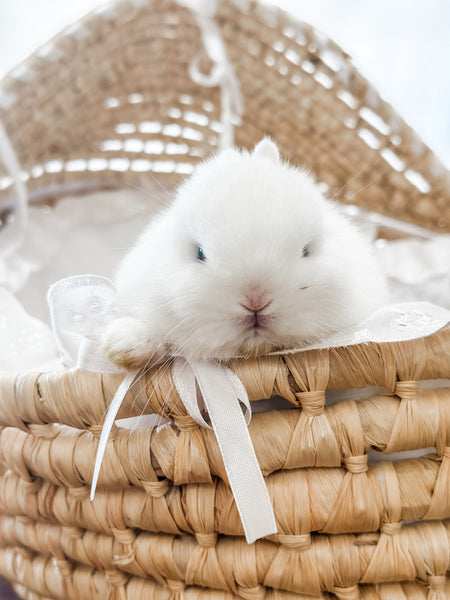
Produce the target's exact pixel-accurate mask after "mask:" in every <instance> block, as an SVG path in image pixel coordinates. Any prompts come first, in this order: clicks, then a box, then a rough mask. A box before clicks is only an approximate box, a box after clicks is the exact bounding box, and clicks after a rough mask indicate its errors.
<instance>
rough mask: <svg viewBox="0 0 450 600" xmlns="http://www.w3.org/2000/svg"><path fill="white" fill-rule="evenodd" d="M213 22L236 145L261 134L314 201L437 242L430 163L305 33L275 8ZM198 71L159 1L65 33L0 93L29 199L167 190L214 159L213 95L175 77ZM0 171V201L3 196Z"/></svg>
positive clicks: (448, 224) (225, 1)
mask: <svg viewBox="0 0 450 600" xmlns="http://www.w3.org/2000/svg"><path fill="white" fill-rule="evenodd" d="M216 22H217V23H218V25H219V27H220V31H221V34H222V36H223V39H224V41H225V43H226V47H227V51H228V54H229V56H230V58H231V60H232V63H233V65H234V68H235V71H236V75H237V77H238V80H239V82H240V86H241V93H242V98H243V105H244V113H243V116H242V123H241V125H240V126H238V127H237V128H236V132H235V137H236V144H237V145H239V146H244V147H251V146H252V145H253V144H255V143H256V142H257V141H258V140H259V139H261V137H262V136H263V135H264V134H269V135H270V136H271V137H272V138H273V139H274V140H275V141H276V142H277V143H278V145H279V147H280V149H281V151H282V152H283V154H284V155H285V156H286V158H289V159H290V160H292V161H294V162H295V163H298V164H301V165H304V166H306V167H307V168H308V169H309V170H310V171H312V173H313V174H314V175H315V176H316V177H317V179H318V180H319V181H322V182H324V183H326V184H327V189H328V194H329V195H330V196H333V197H336V198H337V199H339V200H341V201H343V202H347V203H351V204H357V205H359V206H361V207H363V208H366V209H368V210H373V211H377V212H380V213H383V214H385V215H389V216H391V217H395V218H397V219H401V220H404V221H408V222H411V223H415V224H418V225H421V226H423V227H426V228H429V229H434V230H436V231H441V232H445V231H450V177H449V173H448V171H446V169H445V168H444V167H443V165H442V164H441V162H440V161H439V159H438V158H437V157H436V156H435V155H434V154H433V152H432V151H431V150H430V149H429V148H427V147H426V146H425V145H424V144H423V142H422V141H421V140H420V139H419V138H418V136H417V135H416V134H415V133H414V131H413V130H412V129H411V128H410V127H409V126H408V125H406V124H405V122H404V121H403V120H402V119H401V118H400V117H399V115H398V114H397V113H396V112H395V111H394V110H393V109H392V107H391V106H390V105H389V104H387V103H386V102H384V101H383V100H382V99H381V98H380V97H379V95H378V93H377V92H376V90H374V88H373V87H372V86H371V85H370V84H369V83H368V82H367V81H366V79H364V77H362V76H361V75H360V74H359V73H358V72H357V71H356V69H355V68H354V66H353V64H352V62H351V60H350V58H349V56H348V55H347V54H346V53H345V52H343V51H342V50H341V49H340V48H339V47H338V46H337V45H336V44H334V43H333V42H332V41H330V40H329V39H328V38H326V37H325V36H324V35H322V34H321V33H319V32H318V31H317V30H315V29H314V28H312V27H311V26H309V25H307V24H305V23H302V22H299V21H296V20H294V19H293V18H292V17H291V16H289V15H288V14H286V13H284V12H282V11H280V10H279V9H277V8H272V7H268V6H265V5H261V4H259V3H257V2H248V1H243V0H240V1H238V0H235V1H233V0H220V2H219V3H218V11H217V15H216ZM199 53H203V55H202V58H201V60H200V67H201V69H202V70H204V71H205V72H206V73H207V72H208V70H209V69H210V68H211V63H210V61H209V59H208V58H207V56H206V53H205V51H204V48H203V44H202V38H201V35H200V30H199V27H198V24H197V21H196V19H195V17H194V15H193V13H192V12H191V11H190V10H189V9H188V8H186V7H185V6H182V5H179V4H177V3H174V2H171V1H169V0H159V1H158V2H151V1H150V0H149V1H142V0H140V1H138V0H133V1H132V0H122V1H118V2H113V3H110V4H109V5H107V6H106V8H102V9H101V10H97V11H94V12H93V13H91V14H89V15H88V16H87V17H85V18H84V19H82V20H81V21H79V22H77V23H75V24H74V25H72V26H70V27H69V28H67V29H66V30H64V31H63V32H62V33H61V34H59V35H58V36H56V37H55V38H54V39H52V40H51V41H50V42H49V43H48V44H46V45H45V46H44V47H42V48H41V49H40V50H38V51H37V52H36V53H35V54H33V55H32V56H31V57H30V58H29V59H28V60H27V61H25V62H24V63H23V64H21V65H20V66H19V67H18V68H16V69H14V70H13V71H12V72H11V73H9V74H8V75H7V76H6V77H5V78H4V80H3V81H2V82H1V83H0V119H2V120H3V122H4V124H5V128H6V129H7V131H8V134H9V136H10V138H11V141H12V143H13V145H14V148H15V150H16V152H17V155H18V158H19V160H20V163H21V166H22V169H23V172H24V177H26V178H28V187H29V191H30V195H31V198H32V199H38V198H43V199H45V200H46V201H48V200H50V199H52V198H54V197H58V196H60V195H62V194H64V193H67V192H69V191H76V190H80V191H83V190H87V189H98V188H105V187H118V186H120V185H123V184H124V183H125V182H129V183H132V182H135V183H136V182H138V181H141V180H142V176H143V173H147V172H149V171H150V172H151V173H152V174H154V175H155V176H157V177H158V180H159V181H160V182H162V184H163V185H164V183H165V182H168V183H175V182H176V181H177V180H178V179H179V178H180V177H181V176H182V175H183V174H186V173H189V172H190V171H191V170H192V165H193V164H194V163H196V162H197V161H198V160H201V159H202V158H204V157H205V156H207V155H208V154H209V153H210V152H211V151H214V150H215V149H216V148H217V143H218V136H219V133H220V129H221V124H220V90H219V89H218V88H217V87H201V86H199V85H197V84H196V83H194V82H193V81H192V79H191V78H190V75H189V66H190V64H191V63H192V61H193V59H194V58H195V57H197V56H198V55H199ZM3 175H5V173H4V172H1V171H0V188H3V189H0V199H1V200H3V201H4V200H5V199H7V198H10V197H11V194H12V191H11V190H12V188H11V186H9V185H8V184H9V181H8V178H7V177H2V176H3Z"/></svg>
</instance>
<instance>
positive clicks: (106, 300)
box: [48, 275, 277, 544]
mask: <svg viewBox="0 0 450 600" xmlns="http://www.w3.org/2000/svg"><path fill="white" fill-rule="evenodd" d="M48 303H49V307H50V315H51V321H52V327H53V331H54V333H55V337H56V340H57V343H58V347H59V350H60V353H61V356H62V359H63V362H64V365H65V366H67V367H72V366H77V367H78V368H80V369H84V370H88V371H97V372H103V373H105V372H106V373H111V372H117V369H116V368H115V367H114V365H112V363H110V362H109V361H107V360H106V359H105V358H103V357H102V356H101V354H100V352H99V349H98V348H99V341H100V338H101V334H102V332H103V331H104V329H105V327H106V326H107V325H108V323H109V322H111V321H112V320H113V319H114V318H116V317H117V315H118V312H119V311H118V306H117V298H116V291H115V289H114V286H113V284H112V283H111V282H110V281H109V280H108V279H106V278H104V277H99V276H96V275H82V276H79V277H69V278H67V279H62V280H61V281H58V282H57V283H55V284H54V285H53V286H51V288H50V290H49V293H48ZM172 372H173V379H174V382H175V385H176V388H177V390H178V394H179V396H180V398H181V401H182V402H183V404H184V406H185V407H186V410H187V411H188V412H189V414H190V415H191V417H192V418H193V419H194V420H195V421H196V422H197V423H198V424H199V425H201V426H202V427H211V426H212V429H213V430H214V433H215V434H216V438H217V442H218V444H219V448H220V452H221V454H222V458H223V461H224V465H225V470H226V472H227V476H228V480H229V482H230V486H231V490H232V492H233V496H234V499H235V501H236V506H237V509H238V511H239V515H240V517H241V521H242V525H243V528H244V532H245V537H246V539H247V542H248V543H249V544H250V543H252V542H254V541H255V540H257V539H259V538H261V537H264V536H266V535H271V534H273V533H276V532H277V527H276V523H275V516H274V513H273V508H272V505H271V502H270V498H269V494H268V492H267V488H266V484H265V482H264V478H263V475H262V473H261V469H260V466H259V464H258V461H257V458H256V455H255V450H254V448H253V444H252V441H251V439H250V435H249V433H248V429H247V425H248V424H249V422H250V419H251V407H250V402H249V400H248V396H247V392H246V390H245V387H244V386H243V385H242V383H241V381H240V380H239V378H238V377H237V376H236V375H235V374H234V373H233V372H232V371H231V370H230V369H228V368H226V367H224V366H222V365H219V364H218V363H216V362H214V361H206V362H197V361H190V362H188V361H186V360H185V359H183V358H176V359H175V360H174V363H173V369H172ZM139 376H140V370H135V371H131V372H129V373H128V374H127V375H126V376H125V377H124V379H123V381H122V383H121V384H120V386H119V388H118V389H117V392H116V394H115V395H114V398H113V400H112V402H111V404H110V406H109V408H108V412H107V414H106V418H105V422H104V424H103V429H102V433H101V435H100V441H99V445H98V449H97V456H96V460H95V465H94V473H93V478H92V486H91V500H92V499H93V498H94V496H95V490H96V487H97V483H98V477H99V473H100V468H101V464H102V460H103V456H104V454H105V450H106V445H107V442H108V438H109V435H110V433H111V428H112V426H113V424H114V421H115V419H116V416H117V413H118V411H119V408H120V406H121V404H122V402H123V399H124V398H125V395H126V393H127V392H128V390H129V389H130V387H131V386H132V385H133V383H134V381H135V380H136V379H137V378H138V377H139ZM197 386H198V388H199V390H200V392H201V394H202V399H203V403H204V405H205V407H206V409H207V411H208V414H209V419H210V422H211V426H210V425H209V424H208V423H207V422H206V421H205V420H204V418H203V417H202V414H201V412H200V409H199V406H198V401H197ZM241 404H242V405H243V407H244V412H243V411H242V409H241Z"/></svg>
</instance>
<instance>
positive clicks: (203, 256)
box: [197, 246, 206, 262]
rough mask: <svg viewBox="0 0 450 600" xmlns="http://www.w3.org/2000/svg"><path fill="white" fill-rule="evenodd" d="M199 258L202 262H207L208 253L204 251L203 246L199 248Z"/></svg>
mask: <svg viewBox="0 0 450 600" xmlns="http://www.w3.org/2000/svg"><path fill="white" fill-rule="evenodd" d="M197 259H198V260H199V261H201V262H205V260H206V254H205V253H204V252H203V248H200V246H198V248H197Z"/></svg>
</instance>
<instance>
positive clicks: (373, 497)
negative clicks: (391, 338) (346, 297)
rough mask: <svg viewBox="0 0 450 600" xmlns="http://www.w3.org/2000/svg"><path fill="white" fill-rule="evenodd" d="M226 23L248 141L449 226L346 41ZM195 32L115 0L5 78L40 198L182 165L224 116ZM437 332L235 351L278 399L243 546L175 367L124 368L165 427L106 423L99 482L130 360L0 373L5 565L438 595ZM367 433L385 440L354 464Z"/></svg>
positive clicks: (45, 573)
mask: <svg viewBox="0 0 450 600" xmlns="http://www.w3.org/2000/svg"><path fill="white" fill-rule="evenodd" d="M218 23H219V25H220V28H221V31H222V35H223V36H224V39H225V41H226V43H227V49H228V52H229V54H230V56H231V58H232V60H233V63H234V65H235V68H236V73H237V76H238V78H239V80H240V83H241V87H242V94H243V100H244V109H245V111H244V115H243V119H242V125H241V126H240V127H238V128H237V129H236V140H237V143H238V144H239V145H243V146H252V145H253V144H254V143H255V142H256V141H258V140H259V139H260V138H261V137H262V135H264V134H265V133H270V135H271V136H272V137H273V138H274V139H275V140H276V141H277V142H278V144H279V145H280V147H281V149H282V151H283V152H284V153H285V154H286V155H287V156H289V157H290V158H291V159H292V160H294V161H298V162H300V163H302V164H305V165H306V166H308V167H309V168H310V169H311V170H312V172H313V173H314V174H315V175H316V176H317V178H318V179H319V180H321V181H323V182H325V183H327V184H328V186H329V193H330V194H335V193H336V192H338V197H339V198H340V199H341V200H343V201H346V202H350V203H355V204H358V205H360V206H362V207H365V208H367V209H370V210H377V211H379V212H382V213H383V214H386V215H388V216H391V217H395V218H399V219H402V220H405V221H409V222H411V223H414V224H417V225H421V226H422V227H426V228H429V229H433V230H437V231H450V194H449V179H448V173H447V172H446V171H445V170H444V169H443V167H442V165H441V164H440V162H439V160H438V159H437V158H436V157H435V156H434V155H433V154H432V153H431V151H430V150H429V149H428V148H426V147H425V146H424V145H423V144H422V142H421V141H420V140H418V138H417V136H416V135H415V134H414V132H413V131H412V130H411V129H410V128H409V127H408V126H407V125H406V124H405V123H404V122H403V121H402V120H401V118H400V117H399V116H398V115H397V114H396V113H395V112H394V111H393V110H392V108H391V107H390V106H389V105H387V104H386V103H384V102H383V101H382V100H381V99H380V98H379V97H378V95H377V93H376V92H375V91H374V90H373V88H371V86H370V85H369V84H368V83H367V82H366V81H365V80H364V79H363V78H362V77H361V75H359V74H358V73H357V72H356V71H355V70H354V68H353V66H352V64H351V62H350V61H349V59H348V57H347V56H346V55H345V53H343V52H342V51H341V50H340V49H339V48H338V47H336V46H335V45H334V44H333V43H332V42H331V41H329V40H327V39H325V38H324V37H323V36H322V35H320V34H318V33H317V32H315V31H314V30H313V29H312V28H310V27H309V26H307V25H305V24H299V23H296V22H293V21H292V20H291V19H290V17H289V16H287V15H285V14H283V13H281V12H279V11H278V10H276V9H273V10H272V9H267V8H261V7H260V6H259V5H257V4H255V3H245V2H240V3H239V6H238V5H237V4H235V3H233V2H231V1H229V0H228V1H226V0H224V1H222V2H220V5H219V11H218ZM200 51H202V45H201V38H200V34H199V30H198V27H197V25H196V22H195V19H194V18H193V16H192V14H191V13H190V12H189V11H188V10H187V9H185V8H183V7H180V6H178V5H176V4H174V3H170V2H166V1H165V0H160V1H158V2H148V3H147V2H145V3H137V2H134V3H132V2H118V3H116V4H112V5H110V6H109V8H108V9H107V10H106V11H103V12H101V13H94V14H92V15H90V16H89V17H88V18H86V19H84V20H83V21H82V22H81V23H79V24H77V25H76V26H74V27H72V28H71V29H70V31H68V32H65V34H63V35H61V36H58V37H57V38H55V39H54V40H52V42H50V44H49V45H48V46H47V47H45V48H44V49H42V50H41V51H40V52H38V53H37V54H36V55H34V56H33V57H31V58H30V59H29V60H28V61H27V63H25V65H23V66H22V67H21V68H20V70H17V71H16V72H15V73H14V74H13V75H11V76H9V77H7V78H6V79H5V80H4V81H3V82H2V84H1V88H0V107H1V108H0V118H1V119H2V120H4V122H5V126H6V128H7V130H8V133H9V135H10V136H11V139H12V142H13V144H14V146H15V148H16V150H17V152H18V155H19V159H20V162H21V164H22V168H23V170H24V173H25V174H29V180H28V185H29V189H30V192H31V195H32V198H34V199H35V200H42V201H44V202H51V201H53V200H55V199H57V198H58V197H60V196H62V195H64V194H65V193H67V191H68V190H79V191H80V193H81V192H83V191H85V190H87V189H98V188H105V187H106V188H107V187H120V186H122V185H127V184H128V183H132V184H139V183H140V182H141V178H142V176H143V173H145V171H146V170H148V169H149V168H150V169H151V172H152V174H153V176H155V177H157V179H158V181H160V182H161V183H162V185H166V184H169V185H171V184H173V183H176V182H177V181H178V180H179V179H180V177H181V176H182V175H183V174H185V173H188V172H189V170H190V169H191V168H192V165H193V164H195V162H197V161H198V160H200V159H201V158H203V157H204V156H206V155H207V154H208V153H210V152H211V151H212V150H214V149H215V147H216V146H217V142H218V135H219V133H220V123H219V118H220V106H219V93H218V90H217V89H214V88H200V87H198V86H197V85H195V84H194V83H193V82H192V81H191V79H190V78H189V75H188V68H189V64H190V62H191V60H192V59H193V58H194V57H195V56H196V55H197V53H198V52H200ZM202 66H203V67H204V69H205V71H207V70H208V69H209V68H210V65H209V63H208V60H207V59H206V58H204V60H203V63H202ZM369 121H370V122H369ZM371 123H372V124H371ZM367 132H369V133H367ZM361 136H363V137H361ZM363 138H364V139H363ZM107 142H108V143H107ZM367 142H368V143H369V144H368V143H367ZM371 146H376V147H371ZM108 148H109V149H108ZM114 148H115V149H114ZM387 151H389V152H392V153H394V154H395V156H396V157H397V159H395V157H394V158H392V155H390V154H389V152H387ZM386 157H387V158H388V159H389V160H391V162H392V161H393V162H394V164H395V166H396V167H397V168H398V169H400V170H396V169H395V168H393V167H392V166H391V164H390V162H388V161H387V160H386ZM399 161H400V162H399ZM413 172H416V173H418V174H419V175H421V176H422V177H423V179H424V181H422V180H420V179H417V176H416V179H415V176H414V173H413ZM352 178H353V179H352ZM411 178H412V179H413V180H416V182H418V185H419V187H421V188H422V191H421V190H419V189H418V188H417V187H416V186H415V185H413V183H411V181H410V179H411ZM7 183H8V182H7V181H5V180H2V185H3V187H4V189H3V191H2V192H1V194H2V195H1V198H2V200H3V201H5V202H7V201H8V199H9V198H10V197H11V187H10V186H9V187H8V186H7ZM363 188H364V189H363ZM423 190H425V191H423ZM449 349H450V330H449V329H447V330H445V331H441V332H438V333H436V334H434V335H433V336H430V337H428V338H425V339H419V340H415V341H411V342H403V343H397V344H381V345H378V344H367V345H361V346H354V347H352V348H337V349H330V350H323V351H312V352H307V353H301V354H296V355H284V356H273V357H261V358H259V359H254V360H246V361H231V363H230V367H231V368H232V369H233V370H234V371H235V372H236V373H237V375H238V376H239V377H240V378H241V380H242V381H243V383H244V384H245V386H246V388H247V390H248V393H249V396H250V399H251V400H252V401H255V400H258V399H261V398H267V397H270V396H271V395H278V396H281V397H283V398H285V399H286V400H288V401H289V402H290V403H291V405H292V409H291V410H278V411H272V412H269V413H263V414H255V415H254V417H253V420H252V422H251V424H250V434H251V436H252V440H253V443H254V445H255V450H256V454H257V457H258V460H259V462H260V464H261V468H262V470H263V473H264V475H265V476H266V480H267V485H268V489H269V494H270V496H271V498H272V501H273V505H274V510H275V515H276V519H277V524H278V529H279V534H278V535H276V536H271V537H270V538H268V539H266V540H261V541H258V542H257V543H256V544H253V545H250V546H249V545H247V544H246V543H245V539H244V537H243V531H242V526H241V523H240V520H239V517H238V513H237V510H236V507H235V505H234V502H233V499H232V496H231V492H230V490H229V487H228V485H227V479H226V474H225V471H224V467H223V463H222V460H221V457H220V453H219V450H218V446H217V443H216V440H215V437H214V435H213V434H211V432H210V431H208V430H206V429H202V428H199V427H198V426H197V425H196V423H195V422H193V421H192V419H191V418H190V417H189V416H188V415H187V414H186V412H185V410H184V409H183V407H182V405H181V403H180V401H179V398H178V397H177V395H176V392H175V391H174V386H173V381H172V377H171V368H170V365H169V367H168V368H167V369H165V370H164V371H160V372H158V373H157V372H156V371H153V372H150V373H149V374H148V375H147V376H146V377H145V378H144V379H143V380H142V381H141V382H140V383H139V384H138V385H136V386H135V387H134V388H133V391H132V392H130V393H129V394H128V396H127V398H126V399H125V402H124V404H123V407H122V408H121V413H120V416H122V417H127V416H134V415H137V414H140V413H141V411H144V412H147V413H152V412H160V413H161V412H162V413H163V414H164V416H165V417H166V418H168V419H169V420H171V421H173V425H170V426H167V427H164V428H161V429H146V430H139V431H135V432H133V433H131V434H129V432H128V431H124V430H122V429H120V428H117V427H115V428H114V430H113V433H112V436H111V440H110V442H109V444H108V449H107V452H106V455H105V460H104V464H103V467H102V471H101V475H100V482H99V490H98V492H97V495H96V498H95V500H94V501H93V502H92V503H91V502H90V501H89V499H88V495H89V486H90V483H91V481H92V471H93V464H94V457H95V453H96V449H97V439H98V437H99V434H100V431H101V427H102V423H103V419H104V414H105V410H106V408H107V406H108V405H109V403H110V402H111V399H112V397H113V395H114V393H115V391H116V389H117V387H118V385H119V383H120V379H121V377H120V376H115V375H102V374H93V373H87V372H79V371H73V370H72V371H66V372H62V373H54V374H38V373H24V374H21V375H19V376H17V377H16V376H2V377H0V395H1V402H2V409H1V411H0V425H1V432H0V465H1V481H0V513H1V515H2V516H1V520H0V574H2V575H4V576H6V577H8V578H9V579H10V580H11V581H13V582H14V584H15V587H16V590H17V591H18V593H19V594H20V595H21V596H22V597H24V598H29V599H47V598H52V599H60V600H63V599H64V600H66V599H68V600H72V599H74V600H79V599H83V600H85V599H96V598H99V599H103V598H109V599H111V600H126V599H127V598H129V599H130V600H131V599H133V600H135V599H141V598H142V599H147V598H155V599H157V600H160V599H168V600H169V599H170V600H185V599H197V598H210V599H214V600H215V599H222V598H223V599H229V598H244V599H247V600H261V599H263V598H267V599H274V600H275V599H277V600H278V599H280V600H291V599H293V598H304V599H305V598H338V600H356V599H358V598H363V599H368V600H378V599H380V600H391V599H392V600H397V599H398V600H404V599H407V598H412V599H419V598H424V599H425V598H426V599H427V600H443V599H444V598H448V597H450V583H449V579H448V571H449V566H450V521H449V519H450V493H449V489H450V388H448V387H445V385H446V384H445V381H442V380H444V379H449V378H450V352H449ZM430 380H433V381H432V383H430ZM431 385H432V386H433V389H428V388H430V386H431ZM366 386H377V387H378V388H381V389H382V390H383V391H382V392H377V394H378V395H372V396H371V397H370V398H367V399H365V400H360V401H354V400H344V401H340V402H337V403H336V404H334V405H332V406H325V392H326V390H327V389H348V388H362V387H366ZM351 395H352V393H351V392H349V394H348V397H351ZM427 448H428V449H429V448H434V449H435V452H433V453H431V454H430V453H427V452H425V454H426V455H425V456H421V457H419V458H416V459H413V458H408V459H404V458H403V457H402V455H401V454H400V455H399V456H397V458H398V459H399V460H395V461H391V460H389V457H388V456H387V455H388V454H391V453H401V452H403V451H406V450H424V449H427ZM371 450H376V451H378V452H379V453H384V454H385V455H386V456H385V460H382V461H376V462H373V463H372V462H371V461H369V462H368V456H369V455H368V454H367V452H368V451H371ZM404 521H408V523H407V524H403V526H402V523H403V522H404Z"/></svg>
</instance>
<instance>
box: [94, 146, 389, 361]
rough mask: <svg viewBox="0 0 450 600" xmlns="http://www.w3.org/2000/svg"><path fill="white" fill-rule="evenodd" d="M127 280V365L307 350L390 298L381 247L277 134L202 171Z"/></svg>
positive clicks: (120, 333)
mask: <svg viewBox="0 0 450 600" xmlns="http://www.w3.org/2000/svg"><path fill="white" fill-rule="evenodd" d="M115 283H116V286H117V291H118V295H119V303H120V309H121V316H120V318H118V319H116V320H115V321H113V322H112V323H111V324H110V326H109V328H108V329H107V331H106V333H105V335H104V338H103V344H102V348H103V351H104V353H105V354H106V356H107V357H109V359H110V360H112V361H113V362H114V363H116V364H117V365H119V366H121V367H124V368H126V369H131V368H138V367H141V366H144V365H146V364H152V363H154V362H157V361H159V360H161V359H163V358H166V357H168V356H171V355H173V356H183V357H185V358H188V359H189V358H191V359H192V358H195V359H210V358H214V359H219V360H221V359H222V360H223V359H228V358H230V357H232V356H237V355H241V356H242V355H243V356H249V355H256V354H260V353H264V352H267V351H269V350H274V349H283V348H299V347H301V346H304V345H306V344H309V343H312V342H314V341H317V340H321V339H325V338H326V337H327V336H329V335H330V334H332V333H335V332H337V331H339V330H345V329H347V328H349V327H352V326H355V325H357V324H358V323H359V322H360V321H361V320H362V319H364V318H365V317H367V316H368V315H369V314H370V313H371V312H372V311H374V310H375V309H377V308H378V307H379V306H380V305H381V304H382V303H383V302H384V301H385V295H386V286H385V281H384V277H383V275H382V273H381V272H380V270H379V268H378V265H377V263H376V261H375V258H374V256H373V253H372V248H371V244H370V242H369V241H368V240H366V239H365V238H364V236H363V235H362V234H361V233H360V232H359V231H358V229H357V228H356V226H355V225H354V224H352V223H351V222H350V221H349V220H348V218H347V217H345V216H344V215H343V214H342V211H341V210H340V208H339V206H338V205H337V204H335V203H333V202H331V201H328V200H326V199H325V198H324V197H323V195H322V193H321V192H320V190H319V187H318V186H317V184H316V183H315V182H314V180H313V178H312V177H311V176H310V175H309V174H308V173H306V172H305V171H303V170H299V169H298V168H295V167H293V166H291V165H289V164H287V163H285V162H283V161H282V160H281V159H280V155H279V152H278V148H277V146H276V145H275V144H274V143H273V142H272V141H271V140H270V139H268V138H264V139H263V140H262V141H261V142H259V144H257V145H256V147H255V148H254V150H253V152H251V153H249V152H247V151H238V150H235V149H230V150H226V151H224V152H222V153H221V154H219V155H217V156H215V157H213V158H211V159H209V160H207V161H205V162H204V163H202V164H200V165H199V166H198V167H197V168H196V169H195V172H194V173H193V175H192V176H191V177H190V178H189V179H188V180H186V181H185V182H184V183H183V184H182V185H181V186H180V188H179V189H178V191H177V193H176V196H175V199H174V201H173V203H172V204H171V206H170V207H169V208H168V209H166V210H165V211H164V212H162V213H161V214H160V215H159V216H158V217H156V218H154V220H153V221H152V222H151V223H150V224H149V225H148V227H147V228H146V229H145V230H144V232H143V233H142V235H141V236H140V238H139V239H138V240H137V242H136V245H135V246H134V248H132V250H131V251H130V252H129V253H128V255H127V256H125V258H124V259H123V261H122V263H121V264H120V267H119V270H118V273H117V277H116V281H115Z"/></svg>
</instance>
